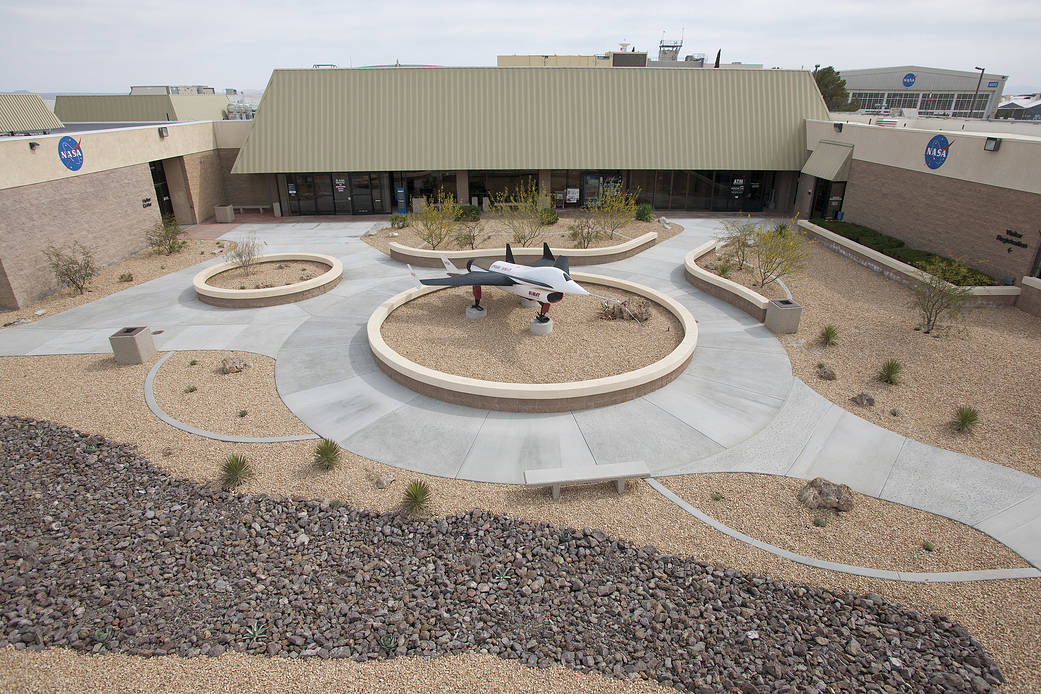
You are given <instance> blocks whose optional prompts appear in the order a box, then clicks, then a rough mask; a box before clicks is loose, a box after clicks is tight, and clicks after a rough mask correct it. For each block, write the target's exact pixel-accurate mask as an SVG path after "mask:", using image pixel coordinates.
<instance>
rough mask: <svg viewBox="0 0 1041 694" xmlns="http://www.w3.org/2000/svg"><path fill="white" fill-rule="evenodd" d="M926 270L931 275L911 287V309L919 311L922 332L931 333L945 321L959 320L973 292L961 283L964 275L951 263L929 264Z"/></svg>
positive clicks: (936, 262)
mask: <svg viewBox="0 0 1041 694" xmlns="http://www.w3.org/2000/svg"><path fill="white" fill-rule="evenodd" d="M922 270H923V271H924V272H926V273H928V274H927V275H926V277H925V279H919V280H916V281H915V283H914V286H912V287H911V308H913V309H915V310H916V311H917V312H918V315H919V317H920V319H921V328H922V331H923V332H925V333H930V332H932V330H933V328H935V327H936V326H937V325H938V324H939V323H940V321H941V320H944V319H946V320H954V319H955V318H957V316H958V315H959V314H960V313H961V311H962V310H963V309H964V308H965V305H966V304H967V303H968V301H969V299H970V298H971V297H972V293H971V291H970V290H969V289H968V288H967V287H962V286H959V285H958V284H957V280H958V279H959V278H960V277H962V275H961V274H960V271H959V270H958V269H957V268H954V267H953V266H951V265H949V264H945V263H942V262H940V261H937V260H934V261H930V262H928V263H926V264H925V267H923V268H922ZM948 278H949V279H948Z"/></svg>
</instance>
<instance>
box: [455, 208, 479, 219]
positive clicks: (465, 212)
mask: <svg viewBox="0 0 1041 694" xmlns="http://www.w3.org/2000/svg"><path fill="white" fill-rule="evenodd" d="M480 218H481V208H480V207H478V206H477V205H460V206H459V216H458V217H457V219H458V220H459V221H460V222H476V221H478V220H479V219H480Z"/></svg>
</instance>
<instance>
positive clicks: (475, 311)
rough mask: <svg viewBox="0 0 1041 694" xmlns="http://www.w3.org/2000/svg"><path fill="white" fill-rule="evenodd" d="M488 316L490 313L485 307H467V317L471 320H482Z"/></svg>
mask: <svg viewBox="0 0 1041 694" xmlns="http://www.w3.org/2000/svg"><path fill="white" fill-rule="evenodd" d="M487 315H488V312H487V311H485V310H484V307H483V306H481V307H480V308H475V307H473V306H467V307H466V317H467V318H469V319H470V320H480V319H481V318H484V317H485V316H487Z"/></svg>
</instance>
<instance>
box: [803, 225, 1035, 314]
mask: <svg viewBox="0 0 1041 694" xmlns="http://www.w3.org/2000/svg"><path fill="white" fill-rule="evenodd" d="M799 226H800V227H802V228H803V229H805V230H806V233H807V234H809V236H810V237H811V238H812V239H813V240H814V241H816V242H817V243H819V244H821V245H823V246H826V247H827V248H830V249H831V250H833V251H835V252H836V253H838V254H839V255H843V256H845V257H847V258H849V259H850V260H852V261H853V262H855V263H857V264H858V265H863V266H864V267H866V268H868V269H869V270H874V271H875V272H878V273H881V274H882V275H884V276H885V277H888V278H889V279H891V280H896V281H897V282H901V283H902V284H906V285H907V286H909V287H910V286H914V283H915V282H916V281H918V280H919V279H925V278H926V277H928V276H929V275H928V274H927V273H925V272H922V271H921V270H919V269H918V268H916V267H914V266H913V265H908V264H907V263H903V262H900V261H899V260H897V259H896V258H890V257H889V256H888V255H886V254H884V253H879V252H878V251H876V250H875V249H873V248H868V247H867V246H862V245H861V244H859V243H856V242H854V241H850V240H849V239H847V238H846V237H845V236H840V235H839V234H836V233H835V232H833V231H828V230H827V229H825V228H824V227H822V226H817V225H816V224H814V223H812V222H807V221H805V220H800V221H799ZM971 292H972V295H973V297H974V298H973V300H972V301H971V302H970V303H969V304H968V308H994V307H997V306H1012V305H1014V304H1015V303H1016V300H1017V299H1018V298H1019V295H1020V289H1019V287H972V288H971Z"/></svg>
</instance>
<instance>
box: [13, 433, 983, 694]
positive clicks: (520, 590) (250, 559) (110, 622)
mask: <svg viewBox="0 0 1041 694" xmlns="http://www.w3.org/2000/svg"><path fill="white" fill-rule="evenodd" d="M0 442H2V449H0V461H2V482H0V561H2V569H0V571H2V573H0V578H2V586H0V646H2V645H6V644H7V643H10V644H13V645H14V647H15V648H31V649H41V648H44V647H48V646H65V647H71V648H74V649H77V650H81V651H87V652H95V653H96V652H105V651H119V652H125V653H134V654H140V655H162V654H167V653H176V654H180V655H184V656H197V655H210V656H212V655H219V654H221V653H223V652H225V651H227V650H229V649H231V650H236V651H244V652H248V653H256V654H261V655H263V654H268V655H280V656H290V657H302V656H315V657H321V658H330V657H331V658H340V657H349V658H354V659H356V660H360V661H363V660H367V659H370V658H385V657H393V656H395V655H405V654H410V655H421V656H436V655H442V654H447V653H459V652H462V651H474V650H477V651H480V650H486V651H487V652H489V653H492V654H494V655H497V656H499V657H501V658H511V659H517V660H520V661H521V662H524V663H526V664H528V665H531V666H537V667H545V666H549V665H553V664H558V663H559V664H563V665H565V666H567V667H570V668H574V669H576V670H592V671H597V672H601V673H604V674H606V675H610V676H615V677H631V676H638V677H646V678H650V679H654V680H657V681H659V682H662V683H666V684H669V685H672V686H674V687H676V688H678V689H681V690H685V691H694V692H703V691H704V692H715V691H724V692H725V691H739V692H781V691H799V692H821V691H825V690H828V691H832V690H836V689H838V690H843V691H902V692H906V691H914V692H945V691H952V690H953V691H972V690H973V688H974V686H975V687H976V688H977V690H984V689H988V688H989V686H990V685H994V684H997V683H999V682H1000V681H1001V679H1002V678H1001V673H1000V671H999V670H998V667H997V666H996V664H995V663H994V662H993V661H992V660H991V659H990V658H989V657H988V656H987V654H986V653H985V652H984V650H983V648H982V647H981V645H980V644H979V643H978V642H977V641H976V640H975V639H973V638H972V637H971V636H970V635H969V633H968V632H967V631H966V630H965V629H964V628H963V627H961V626H960V625H958V624H954V623H952V622H951V621H950V620H948V619H947V618H945V617H942V616H939V615H932V616H929V615H923V614H920V613H918V612H915V611H913V610H908V609H905V608H902V607H900V606H897V605H894V604H891V603H889V602H887V601H885V600H884V599H883V598H881V597H880V596H877V595H872V594H868V595H854V594H850V593H839V592H833V591H828V590H823V589H820V588H814V587H811V586H805V585H791V584H787V583H782V582H780V581H776V580H771V579H769V578H765V577H762V576H752V575H745V574H743V573H741V572H738V571H734V570H729V569H721V568H718V567H712V566H707V565H705V564H701V563H699V562H697V561H695V560H693V559H688V558H684V557H678V556H672V555H665V554H660V553H658V552H656V551H655V550H654V548H652V547H643V548H641V547H637V546H634V545H633V544H631V543H628V542H625V541H622V540H618V539H615V538H611V537H608V536H606V535H605V534H604V533H602V532H600V531H598V530H589V529H583V530H569V529H562V528H557V527H553V526H550V525H545V524H533V523H527V522H523V521H518V520H514V519H511V518H508V517H502V516H496V515H493V514H490V513H485V512H481V511H473V512H471V513H467V514H459V515H456V516H453V517H450V518H444V519H440V518H430V519H413V518H410V517H408V516H405V515H401V514H395V513H384V514H378V513H373V512H369V511H362V510H356V509H350V508H346V507H336V506H330V505H329V504H327V503H322V502H319V501H293V500H287V499H274V498H270V497H267V496H260V495H258V496H247V495H239V494H233V493H228V492H224V491H219V490H213V489H208V488H205V487H203V486H200V485H198V484H195V483H193V482H188V481H181V480H177V479H173V478H171V477H170V476H168V475H167V474H165V473H163V472H161V471H160V470H158V469H156V468H154V467H153V466H152V465H151V463H149V462H148V461H147V460H145V459H144V458H142V457H140V456H139V455H138V453H137V451H136V450H135V449H134V448H133V447H132V446H127V445H120V444H115V443H113V442H111V441H108V440H107V439H104V438H102V437H100V436H90V435H86V434H82V433H79V432H76V431H74V430H72V429H69V428H67V427H63V426H59V425H56V424H53V423H48V422H37V421H31V420H26V419H19V418H14V417H0ZM214 465H215V466H216V465H217V463H216V462H215V463H214Z"/></svg>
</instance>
